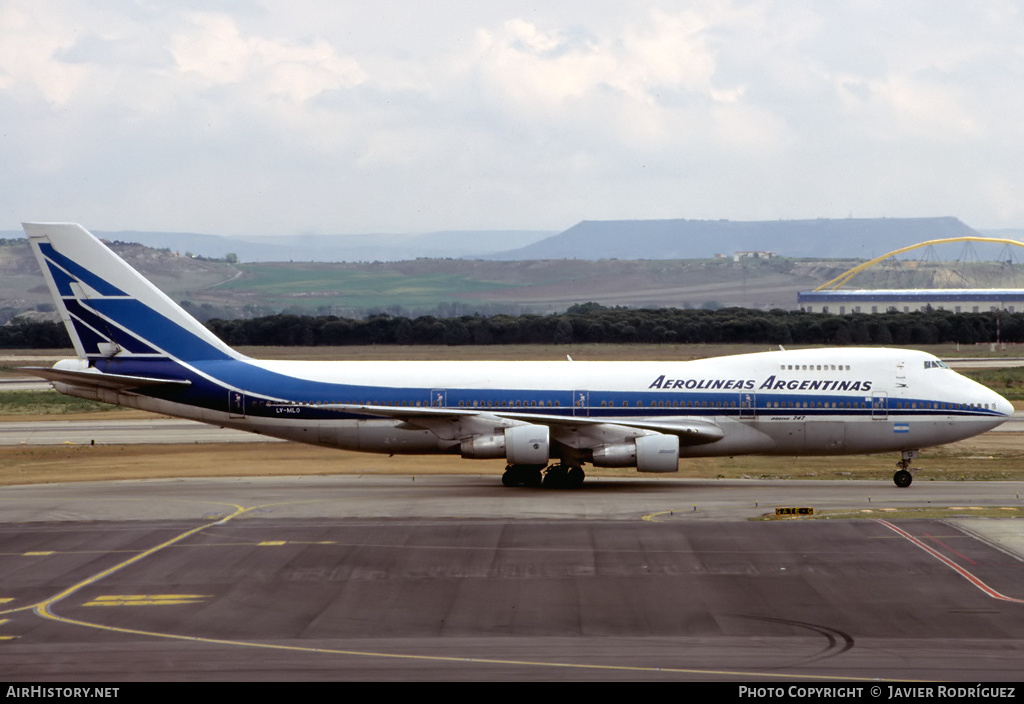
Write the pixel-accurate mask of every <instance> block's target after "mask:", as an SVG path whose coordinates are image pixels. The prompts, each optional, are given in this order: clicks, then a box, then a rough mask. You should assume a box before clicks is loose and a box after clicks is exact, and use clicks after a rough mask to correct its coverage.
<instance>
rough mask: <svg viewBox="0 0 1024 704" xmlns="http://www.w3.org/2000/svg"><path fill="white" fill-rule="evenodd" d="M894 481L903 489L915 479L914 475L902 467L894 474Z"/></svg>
mask: <svg viewBox="0 0 1024 704" xmlns="http://www.w3.org/2000/svg"><path fill="white" fill-rule="evenodd" d="M892 481H893V483H894V484H895V485H896V486H898V487H899V488H901V489H904V488H906V487H908V486H910V483H911V482H912V481H914V475H913V474H911V473H910V472H908V471H907V470H905V469H901V470H900V471H898V472H896V474H894V475H892Z"/></svg>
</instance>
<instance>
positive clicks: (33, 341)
mask: <svg viewBox="0 0 1024 704" xmlns="http://www.w3.org/2000/svg"><path fill="white" fill-rule="evenodd" d="M206 326H207V327H208V328H209V329H210V330H211V331H212V332H213V333H214V334H215V335H217V336H218V337H220V338H221V339H222V340H224V341H225V342H226V343H227V344H229V345H233V346H238V345H280V346H315V345H515V344H569V343H618V344H622V343H626V344H628V343H674V344H694V343H705V344H707V343H759V344H772V345H786V344H796V345H896V346H900V345H928V344H937V343H949V342H960V343H963V344H974V343H979V342H995V341H996V340H997V339H998V340H1001V341H1003V342H1024V313H1007V312H1000V313H994V312H989V313H953V312H950V311H940V310H933V311H926V312H918V313H895V312H893V313H882V314H870V315H868V314H848V315H832V314H825V313H804V312H799V311H787V310H770V311H761V310H753V309H749V308H722V309H719V310H692V309H678V308H663V309H630V308H608V307H605V306H601V305H599V304H596V303H585V304H580V305H576V306H573V307H572V308H570V309H569V310H568V311H566V312H565V313H556V314H551V315H517V316H513V315H490V316H484V315H463V316H458V317H453V318H437V317H434V316H430V315H425V316H419V317H415V318H409V317H404V316H392V315H388V314H380V315H372V316H369V317H367V318H363V319H353V318H341V317H337V316H332V315H324V316H304V315H289V314H280V315H269V316H264V317H260V318H253V319H248V320H220V319H215V320H210V321H208V322H207V323H206ZM997 335H998V337H997ZM70 344H71V343H70V340H69V339H68V337H67V333H66V332H65V331H64V327H63V325H61V324H60V323H52V322H38V321H28V320H23V319H15V320H14V321H12V322H11V323H9V324H7V325H4V326H0V347H3V348H41V347H68V346H70Z"/></svg>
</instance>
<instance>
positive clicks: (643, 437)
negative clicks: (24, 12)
mask: <svg viewBox="0 0 1024 704" xmlns="http://www.w3.org/2000/svg"><path fill="white" fill-rule="evenodd" d="M25 232H26V233H27V234H28V236H29V240H30V242H31V244H32V250H33V252H34V253H35V256H36V258H37V259H38V260H39V266H40V268H41V269H42V271H43V274H44V275H45V277H46V281H47V284H48V285H49V287H50V291H51V293H52V294H53V298H54V300H55V301H56V302H57V305H58V309H59V310H60V315H61V317H62V318H63V320H64V323H65V325H66V326H67V329H68V332H69V333H70V335H71V338H72V340H73V341H74V345H75V350H76V352H77V353H78V357H77V359H66V360H62V361H60V362H58V363H57V364H55V365H54V366H53V367H52V368H45V369H34V370H31V371H32V372H33V373H34V374H37V375H38V376H41V377H43V378H45V379H49V380H50V381H52V382H53V385H54V387H56V388H57V390H59V391H61V392H63V393H66V394H70V395H72V396H81V397H83V398H90V399H98V400H101V401H106V402H108V403H115V404H119V405H122V406H130V407H133V408H141V409H145V410H149V411H155V412H158V413H165V414H168V415H172V416H179V417H182V418H191V419H195V420H198V421H202V422H205V423H211V424H214V425H218V426H224V427H231V428H237V429H239V430H247V431H250V432H254V433H260V434H264V435H269V436H273V437H279V438H285V439H288V440H295V441H299V442H305V443H311V444H315V445H324V446H329V447H337V448H342V449H347V450H358V451H363V452H383V453H388V454H435V453H436V454H451V455H461V456H462V457H464V458H467V459H498V458H502V459H505V460H506V461H507V465H508V466H507V468H506V470H505V473H504V475H503V478H502V481H503V482H504V483H505V484H506V485H510V486H511V485H526V486H536V485H540V484H544V485H546V486H556V487H557V486H562V487H571V486H578V485H579V484H580V483H581V482H582V481H583V477H584V473H583V469H582V467H583V466H584V465H585V464H587V463H589V464H592V465H594V466H598V467H636V468H637V469H638V470H639V471H641V472H674V471H677V469H678V463H679V460H680V458H687V457H706V456H722V455H741V454H764V455H839V454H862V453H878V452H893V453H900V455H901V459H900V461H899V462H898V463H897V466H898V471H897V472H896V474H895V476H894V481H895V482H896V484H897V485H898V486H907V485H909V484H910V482H911V479H912V475H911V474H910V472H909V471H908V470H909V467H910V462H911V460H912V459H913V458H915V457H917V455H918V451H919V450H920V449H921V448H924V447H929V446H933V445H941V444H943V443H949V442H954V441H956V440H962V439H964V438H968V437H971V436H974V435H977V434H979V433H983V432H985V431H986V430H990V429H992V428H994V427H996V426H997V425H999V424H1000V423H1002V422H1003V421H1005V420H1006V419H1007V418H1008V417H1009V416H1010V415H1011V414H1012V413H1013V409H1012V407H1011V406H1010V404H1009V402H1007V401H1006V400H1005V399H1004V398H1002V397H1001V396H999V395H998V394H996V393H994V392H992V391H990V390H989V389H987V388H985V387H984V386H981V385H980V384H977V383H975V382H973V381H971V380H969V379H966V378H964V377H963V376H960V375H959V374H957V373H956V372H954V371H952V370H951V369H949V368H948V367H947V366H946V365H945V364H944V363H943V362H941V361H940V360H938V359H937V358H935V357H933V356H932V355H929V354H926V353H923V352H917V351H912V350H899V349H856V348H844V349H816V350H799V351H785V350H780V351H778V352H765V353H758V354H746V355H737V356H732V357H719V358H714V359H704V360H699V361H692V362H672V361H665V362H574V361H570V360H567V361H552V362H462V361H459V362H446V361H437V362H346V361H341V362H295V361H267V360H257V359H252V358H249V357H247V356H245V355H242V354H240V353H238V352H236V351H235V350H233V349H231V348H230V347H228V346H227V345H225V344H224V343H223V342H221V341H220V340H219V339H217V337H215V336H214V335H213V334H212V333H210V332H209V331H208V330H207V329H206V328H205V327H203V325H202V324H200V323H199V322H198V321H196V320H195V319H194V318H192V316H190V315H189V314H188V313H187V312H185V311H184V310H182V308H181V307H180V306H178V305H177V304H176V303H174V301H172V300H171V299H170V298H168V297H167V296H166V295H164V294H163V293H162V292H161V291H159V290H158V289H157V288H156V287H155V286H153V285H152V284H151V283H150V282H149V281H147V280H146V279H145V278H143V277H142V276H141V275H140V274H139V273H138V272H136V271H135V270H134V269H132V268H131V267H130V266H129V265H128V264H126V263H125V262H124V261H123V260H121V259H120V258H119V257H118V256H117V255H116V254H114V253H113V252H112V251H111V250H110V249H108V248H107V247H106V246H105V245H104V244H103V243H102V242H100V241H99V240H98V239H96V238H95V237H93V236H92V235H91V234H90V233H89V232H87V231H86V230H85V229H84V228H82V227H81V226H79V225H75V224H65V223H60V224H26V225H25Z"/></svg>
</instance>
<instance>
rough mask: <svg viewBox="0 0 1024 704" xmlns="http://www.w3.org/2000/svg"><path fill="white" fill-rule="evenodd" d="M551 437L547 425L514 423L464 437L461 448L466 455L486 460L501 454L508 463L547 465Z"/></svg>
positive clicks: (466, 456) (463, 454) (464, 455)
mask: <svg viewBox="0 0 1024 704" xmlns="http://www.w3.org/2000/svg"><path fill="white" fill-rule="evenodd" d="M550 448H551V437H550V432H549V430H548V427H547V426H546V425H532V424H524V425H513V426H511V427H509V428H504V429H503V431H502V432H501V433H493V434H490V435H473V436H471V437H468V438H466V439H464V440H463V441H462V443H461V445H460V448H459V449H460V452H461V454H462V456H463V457H465V458H467V459H476V460H487V459H497V458H499V457H504V458H506V459H507V460H508V463H509V464H512V465H518V464H525V465H546V464H547V463H548V458H549V456H550Z"/></svg>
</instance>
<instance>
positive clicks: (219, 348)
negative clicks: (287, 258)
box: [23, 223, 242, 362]
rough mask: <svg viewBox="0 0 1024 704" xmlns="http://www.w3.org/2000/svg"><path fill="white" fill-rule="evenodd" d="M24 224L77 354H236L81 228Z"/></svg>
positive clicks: (206, 356) (184, 357) (88, 356)
mask: <svg viewBox="0 0 1024 704" xmlns="http://www.w3.org/2000/svg"><path fill="white" fill-rule="evenodd" d="M23 227H24V228H25V234H26V235H28V238H29V243H30V244H31V247H32V252H33V254H35V257H36V260H37V261H38V262H39V267H40V269H42V271H43V276H44V277H45V278H46V283H47V286H49V288H50V294H51V295H52V296H53V299H54V302H55V303H56V304H57V309H58V311H59V312H60V316H61V318H62V319H63V321H64V325H65V326H66V327H67V330H68V334H69V335H70V336H71V340H72V342H73V343H74V345H75V351H76V352H77V353H78V356H79V357H80V358H82V359H88V360H90V362H92V361H95V360H97V359H109V358H111V357H115V356H116V357H117V358H119V359H122V358H125V357H150V358H168V357H169V358H173V359H177V360H181V361H188V360H206V359H229V358H234V359H239V358H242V355H240V354H238V353H237V352H235V351H234V350H232V349H231V348H230V347H228V346H227V345H226V344H224V343H223V342H222V341H221V340H220V339H218V338H217V336H216V335H214V334H213V333H211V332H210V331H209V330H207V329H206V328H205V327H204V326H203V324H202V323H200V322H199V321H198V320H196V319H195V318H193V317H192V316H191V315H189V314H188V313H187V312H186V311H185V310H184V309H183V308H181V306H179V305H178V304H177V303H175V302H174V301H173V300H171V299H170V298H169V297H168V296H167V295H166V294H164V293H163V292H162V291H160V290H159V289H158V288H156V287H155V286H154V285H153V284H151V283H150V282H149V281H147V280H146V279H145V277H143V276H142V275H141V274H139V272H137V271H135V269H133V268H132V267H131V266H129V265H128V264H127V263H126V262H125V261H124V260H123V259H121V258H120V257H119V256H117V255H116V254H114V252H112V251H111V250H110V249H109V248H108V247H107V246H106V245H104V244H103V243H102V242H100V241H99V240H98V239H96V237H94V236H93V235H92V234H91V233H90V232H89V231H88V230H86V229H85V228H84V227H82V226H81V225H76V224H73V223H24V224H23Z"/></svg>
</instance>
